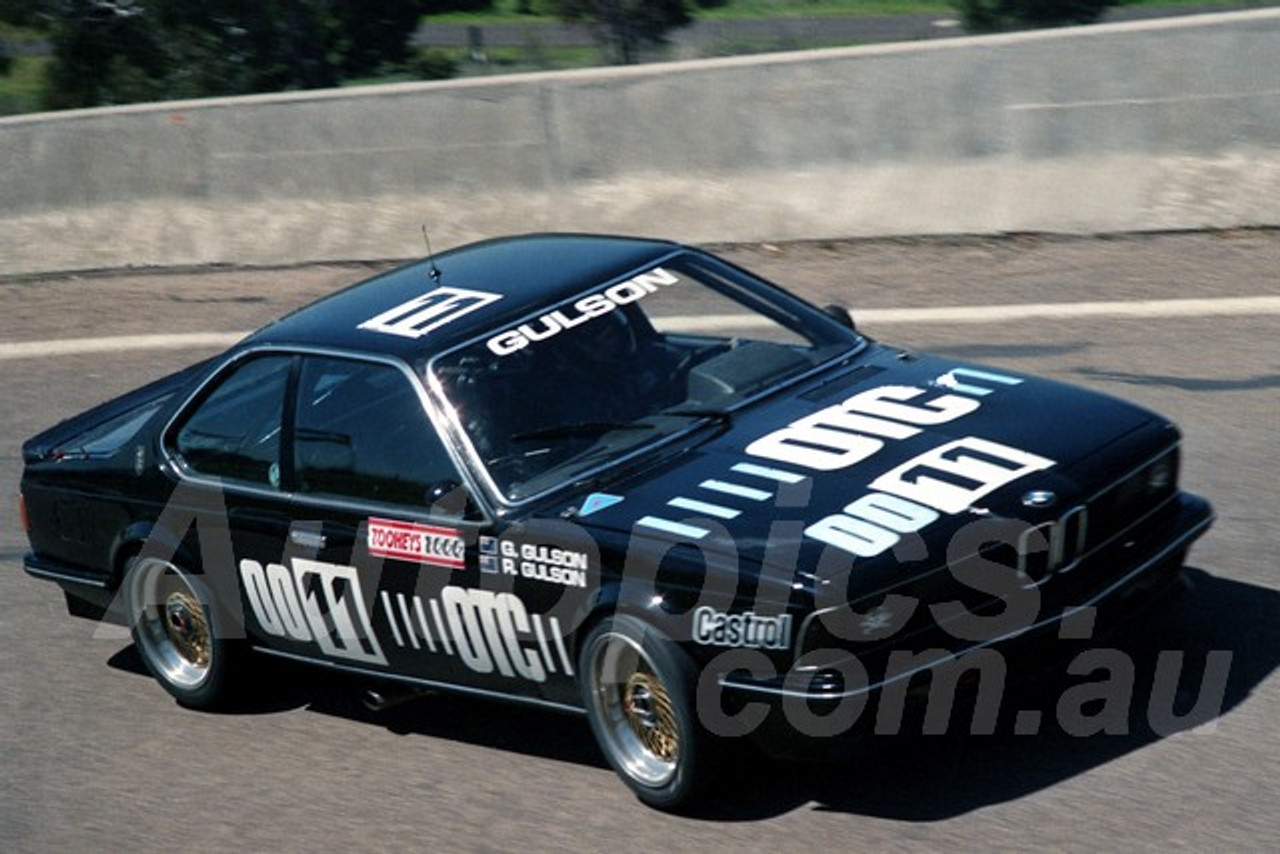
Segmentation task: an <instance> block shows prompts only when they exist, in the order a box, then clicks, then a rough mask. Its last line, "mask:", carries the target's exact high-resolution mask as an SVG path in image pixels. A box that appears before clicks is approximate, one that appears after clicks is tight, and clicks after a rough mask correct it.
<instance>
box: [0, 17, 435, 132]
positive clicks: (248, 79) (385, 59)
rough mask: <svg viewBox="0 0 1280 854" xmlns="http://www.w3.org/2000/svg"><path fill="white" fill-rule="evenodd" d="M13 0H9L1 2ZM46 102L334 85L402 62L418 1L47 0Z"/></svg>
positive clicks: (75, 103) (74, 103) (58, 104)
mask: <svg viewBox="0 0 1280 854" xmlns="http://www.w3.org/2000/svg"><path fill="white" fill-rule="evenodd" d="M0 2H7V0H0ZM42 5H44V6H46V7H47V9H46V10H45V12H46V16H47V17H48V18H49V19H50V21H51V23H50V28H49V29H50V41H51V43H52V46H53V62H52V64H51V67H50V71H49V80H48V83H49V87H48V91H47V93H46V102H47V106H49V107H52V108H55V109H57V108H66V107H87V106H95V105H98V104H117V103H127V102H130V101H139V100H158V99H163V98H187V97H202V96H216V95H239V94H248V93H252V92H273V91H281V90H286V89H314V88H320V87H327V86H336V85H337V84H338V83H340V82H341V81H343V80H346V79H350V78H352V77H359V76H363V75H369V74H375V73H379V72H380V71H381V70H383V69H384V68H386V69H389V68H397V67H401V66H403V65H404V64H405V63H406V62H407V61H408V59H409V56H410V47H409V37H410V36H411V35H412V34H413V31H414V30H415V29H416V26H417V21H418V16H419V14H420V11H421V8H422V6H423V2H422V0H146V2H145V3H143V2H140V0H43V3H42Z"/></svg>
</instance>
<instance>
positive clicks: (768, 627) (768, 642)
mask: <svg viewBox="0 0 1280 854" xmlns="http://www.w3.org/2000/svg"><path fill="white" fill-rule="evenodd" d="M693 640H694V641H695V642H696V643H700V644H703V645H705V646H735V647H748V648H750V649H789V648H790V647H791V615H790V614H781V615H778V616H776V617H762V616H760V615H758V614H755V613H752V612H751V611H747V612H746V613H745V614H726V613H725V612H723V611H717V610H716V609H714V608H708V607H702V608H699V609H697V610H696V611H694V612H693Z"/></svg>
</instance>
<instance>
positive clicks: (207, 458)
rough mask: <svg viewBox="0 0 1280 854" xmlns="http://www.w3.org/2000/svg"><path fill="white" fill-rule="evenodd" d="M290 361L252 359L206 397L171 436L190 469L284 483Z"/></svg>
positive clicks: (271, 483)
mask: <svg viewBox="0 0 1280 854" xmlns="http://www.w3.org/2000/svg"><path fill="white" fill-rule="evenodd" d="M289 363H290V358H289V357H287V356H266V357H262V358H258V359H251V360H249V361H247V362H244V363H242V364H240V365H239V366H238V367H236V368H235V369H233V370H232V371H231V373H229V374H227V375H226V376H225V377H224V378H223V379H222V380H221V381H220V382H219V383H218V384H217V385H216V386H215V387H214V388H213V390H212V391H211V392H209V393H208V394H207V395H206V396H205V398H204V400H203V401H201V403H200V404H199V405H198V406H197V407H196V408H195V410H194V411H192V412H191V414H190V415H189V416H187V418H186V419H185V421H183V423H182V426H181V427H179V428H178V432H177V434H176V435H175V436H174V439H173V449H174V450H175V451H176V452H177V454H178V456H179V457H180V458H181V459H182V461H183V463H184V464H185V465H186V467H187V468H189V469H191V470H192V471H194V472H196V473H198V474H202V475H208V476H211V477H216V478H220V479H222V480H229V481H239V482H243V483H251V484H254V485H258V486H268V487H270V488H272V489H279V488H280V464H279V461H280V425H281V415H282V413H283V411H284V396H285V389H286V388H287V386H288V381H289Z"/></svg>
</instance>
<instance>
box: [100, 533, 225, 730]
mask: <svg viewBox="0 0 1280 854" xmlns="http://www.w3.org/2000/svg"><path fill="white" fill-rule="evenodd" d="M124 584H125V591H126V596H127V600H126V601H127V602H128V605H129V625H130V627H131V633H132V635H133V642H134V646H136V647H137V650H138V653H139V654H140V655H141V656H142V661H143V663H144V664H145V665H146V667H147V670H148V671H149V672H150V673H151V675H152V676H154V677H155V679H156V681H157V682H159V683H160V685H161V686H162V687H163V688H164V689H165V690H166V691H168V692H169V693H170V694H172V695H173V696H174V697H175V698H176V699H177V701H178V702H179V703H181V704H182V705H184V706H188V707H190V708H193V709H212V708H216V707H217V706H219V705H222V704H223V703H224V702H225V701H226V700H227V699H229V698H230V696H231V690H230V688H231V685H232V681H231V678H230V677H231V675H232V671H234V670H235V660H237V659H239V658H240V657H241V651H242V648H243V642H239V641H229V640H227V639H226V638H225V637H223V636H222V635H221V634H220V632H219V624H218V620H217V619H216V617H215V614H216V609H215V607H214V602H213V597H212V596H211V595H210V594H209V593H208V589H207V588H206V586H205V585H204V584H203V583H202V580H201V578H200V576H198V575H194V574H191V573H188V572H185V571H184V570H182V569H180V568H178V567H177V566H174V565H173V564H171V563H169V562H167V561H163V560H159V559H157V558H133V559H131V560H130V562H129V567H128V570H127V572H126V574H125V581H124Z"/></svg>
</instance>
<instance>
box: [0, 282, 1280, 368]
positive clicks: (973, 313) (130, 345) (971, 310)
mask: <svg viewBox="0 0 1280 854" xmlns="http://www.w3.org/2000/svg"><path fill="white" fill-rule="evenodd" d="M1275 314H1280V296H1256V297H1222V298H1217V299H1213V298H1206V299H1169V300H1135V301H1132V302H1057V303H1054V302H1049V303H1015V304H1013V305H973V306H943V307H938V308H869V309H864V310H861V311H855V312H854V317H855V319H856V320H857V321H858V323H859V324H860V325H866V326H876V325H879V324H886V325H891V324H916V323H919V324H927V323H969V324H981V323H1006V322H1008V321H1012V320H1071V319H1079V318H1148V319H1159V318H1173V317H1224V316H1238V315H1243V316H1249V315H1275ZM655 321H656V325H657V326H658V327H659V328H660V329H662V331H664V332H706V333H714V332H733V331H740V330H744V329H750V328H753V327H756V326H758V325H760V323H761V321H760V319H759V318H757V317H755V316H753V315H749V314H741V315H739V314H713V315H702V316H698V317H688V316H682V317H664V318H655ZM247 334H248V333H247V332H195V333H188V334H174V335H121V336H116V337H110V338H64V339H57V340H53V341H0V361H7V360H10V359H34V358H41V357H48V356H77V355H86V354H91V353H124V352H130V351H134V350H180V349H183V348H186V347H190V348H201V347H229V346H231V345H232V344H234V343H236V342H237V341H239V340H240V339H241V338H243V337H244V336H245V335H247Z"/></svg>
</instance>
